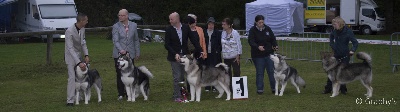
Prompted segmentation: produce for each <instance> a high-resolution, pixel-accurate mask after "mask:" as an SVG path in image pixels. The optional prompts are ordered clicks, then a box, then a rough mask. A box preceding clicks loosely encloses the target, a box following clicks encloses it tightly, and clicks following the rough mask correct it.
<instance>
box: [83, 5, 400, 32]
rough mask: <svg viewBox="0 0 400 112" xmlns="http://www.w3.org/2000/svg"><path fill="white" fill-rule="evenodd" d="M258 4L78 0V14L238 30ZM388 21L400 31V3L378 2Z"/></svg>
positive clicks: (103, 21)
mask: <svg viewBox="0 0 400 112" xmlns="http://www.w3.org/2000/svg"><path fill="white" fill-rule="evenodd" d="M253 1H255V0H75V3H76V6H77V10H78V12H82V13H85V14H87V15H88V16H89V17H90V18H89V23H88V27H100V26H102V27H104V26H111V25H113V24H114V23H115V22H116V20H117V18H118V17H117V14H118V11H119V10H120V9H122V8H125V9H127V10H128V11H129V12H133V13H136V14H138V15H140V16H141V17H142V18H143V22H144V24H148V25H166V24H169V20H168V16H169V14H171V13H172V12H178V13H179V14H180V16H181V18H184V17H186V16H187V14H190V13H193V14H195V15H196V16H197V17H198V22H199V23H205V22H206V21H207V19H208V17H211V16H212V17H214V18H215V19H216V21H221V20H222V19H224V18H225V17H230V18H233V19H235V18H236V19H238V20H240V24H239V26H236V27H237V28H240V29H244V28H245V19H246V18H245V4H246V3H250V2H253ZM374 1H375V2H376V3H377V4H378V6H379V7H381V8H382V9H383V11H384V13H385V17H386V32H387V33H391V32H395V31H400V27H396V26H400V16H397V15H399V14H400V9H399V8H394V7H395V6H399V5H400V1H397V0H374Z"/></svg>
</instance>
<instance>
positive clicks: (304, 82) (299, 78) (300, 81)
mask: <svg viewBox="0 0 400 112" xmlns="http://www.w3.org/2000/svg"><path fill="white" fill-rule="evenodd" d="M295 82H296V84H298V85H299V86H302V87H303V88H306V81H304V80H303V78H301V77H300V76H299V75H297V76H296V77H295Z"/></svg>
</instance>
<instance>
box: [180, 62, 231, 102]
mask: <svg viewBox="0 0 400 112" xmlns="http://www.w3.org/2000/svg"><path fill="white" fill-rule="evenodd" d="M192 57H193V56H186V55H185V56H182V57H181V59H180V60H181V61H180V63H181V64H182V65H184V66H185V71H186V73H187V81H188V83H189V85H190V94H191V96H190V97H191V100H190V101H194V98H195V94H196V101H197V102H200V95H201V88H202V87H205V86H214V87H215V88H216V89H217V90H218V92H219V95H218V96H217V97H216V98H221V97H222V95H223V94H224V91H225V92H226V100H230V99H231V91H230V89H229V83H230V80H231V77H229V75H228V73H227V71H228V66H227V65H226V64H224V63H219V64H217V65H216V66H215V67H207V66H204V67H202V68H203V69H200V67H199V66H198V65H197V60H196V59H194V58H192Z"/></svg>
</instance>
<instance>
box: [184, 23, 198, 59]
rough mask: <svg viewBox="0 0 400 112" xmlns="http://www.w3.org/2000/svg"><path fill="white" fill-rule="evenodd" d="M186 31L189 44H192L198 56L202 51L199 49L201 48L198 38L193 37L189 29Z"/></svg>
mask: <svg viewBox="0 0 400 112" xmlns="http://www.w3.org/2000/svg"><path fill="white" fill-rule="evenodd" d="M182 28H183V27H182ZM187 28H189V27H187ZM182 31H183V30H182ZM186 31H188V36H189V39H190V42H192V44H193V46H194V48H195V50H196V52H198V53H199V54H201V52H202V51H203V50H202V48H201V46H200V42H199V38H198V37H197V36H195V35H194V34H193V32H191V30H190V29H188V30H186Z"/></svg>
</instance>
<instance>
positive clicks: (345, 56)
mask: <svg viewBox="0 0 400 112" xmlns="http://www.w3.org/2000/svg"><path fill="white" fill-rule="evenodd" d="M345 25H346V23H345V22H344V20H343V19H342V18H340V17H339V16H338V17H336V18H334V19H333V20H332V26H333V28H334V30H333V31H332V33H331V34H330V36H329V45H330V46H331V48H332V50H333V53H334V57H335V58H336V59H337V60H338V61H339V62H340V64H349V61H350V56H352V55H353V54H354V52H356V50H357V47H358V41H357V39H356V38H355V36H354V34H353V31H352V30H351V29H350V28H348V27H344V26H345ZM349 42H351V43H352V44H353V47H352V48H351V50H350V49H349ZM331 91H332V82H331V80H329V78H328V80H327V81H326V85H325V90H324V91H322V94H327V93H330V92H331ZM340 92H341V93H342V94H346V93H347V88H346V85H345V84H342V85H340Z"/></svg>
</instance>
